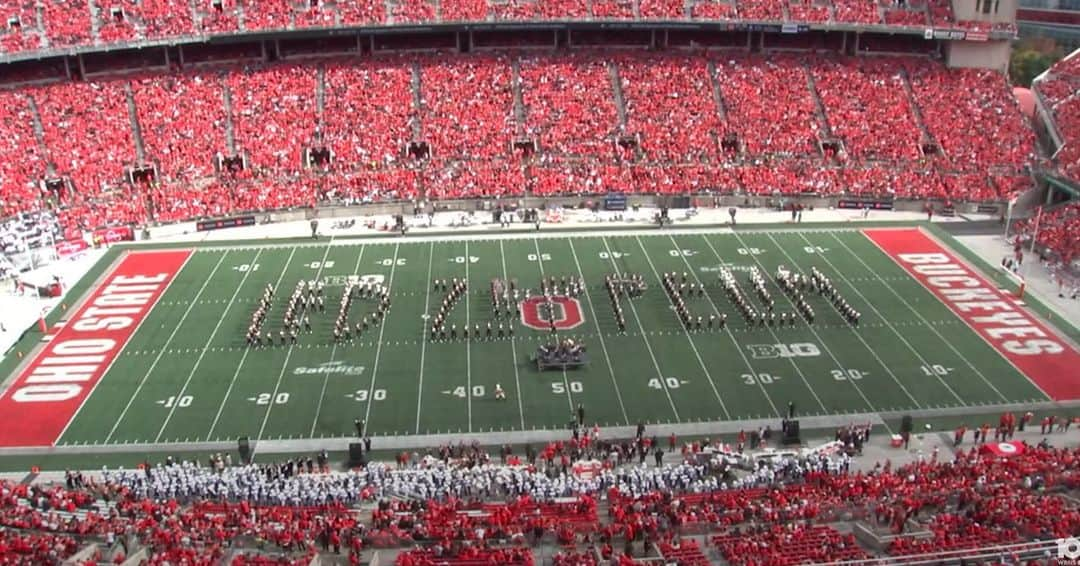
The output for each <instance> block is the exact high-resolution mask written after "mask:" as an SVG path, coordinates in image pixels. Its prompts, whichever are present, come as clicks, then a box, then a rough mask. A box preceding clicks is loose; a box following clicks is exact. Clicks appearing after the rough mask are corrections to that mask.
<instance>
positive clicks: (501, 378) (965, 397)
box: [57, 229, 1047, 446]
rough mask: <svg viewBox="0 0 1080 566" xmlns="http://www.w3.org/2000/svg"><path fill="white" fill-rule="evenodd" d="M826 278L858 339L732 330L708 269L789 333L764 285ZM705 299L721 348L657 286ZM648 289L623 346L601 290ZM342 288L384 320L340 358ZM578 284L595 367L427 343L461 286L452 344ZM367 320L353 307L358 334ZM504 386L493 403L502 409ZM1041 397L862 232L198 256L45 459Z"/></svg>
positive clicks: (300, 247) (203, 252)
mask: <svg viewBox="0 0 1080 566" xmlns="http://www.w3.org/2000/svg"><path fill="white" fill-rule="evenodd" d="M780 265H783V266H786V267H787V268H788V269H792V270H795V271H801V272H803V273H809V271H810V269H811V268H812V267H816V268H817V269H819V270H820V271H822V272H823V273H825V274H826V275H827V276H829V277H830V278H831V279H832V281H833V282H834V283H835V285H836V286H837V287H838V289H839V290H840V292H841V294H842V295H843V296H844V297H845V298H846V299H847V301H848V302H849V303H851V305H852V306H854V307H855V308H856V309H857V310H859V311H861V312H862V318H861V321H860V324H859V325H858V327H857V328H854V327H852V326H851V325H849V324H848V323H846V322H845V320H844V319H843V318H842V317H841V316H840V315H839V313H838V312H837V311H836V310H835V309H834V308H833V307H832V306H831V305H830V304H829V302H828V301H827V300H826V299H824V298H822V297H820V296H818V295H810V296H809V299H808V300H809V301H810V303H811V305H812V307H813V308H814V310H815V311H816V313H817V318H816V321H815V322H814V323H813V324H807V323H806V322H804V321H803V320H802V319H800V320H799V322H798V324H796V325H795V326H784V327H780V328H777V327H769V326H766V327H758V326H750V325H748V324H747V323H745V322H743V320H742V318H741V317H740V316H739V315H738V314H737V311H736V308H735V306H734V305H733V304H732V303H731V302H730V301H729V300H728V298H727V296H726V294H725V293H724V291H723V289H722V288H721V287H720V286H719V284H718V276H719V271H720V269H721V266H726V267H728V268H729V269H731V270H732V271H733V273H734V274H735V275H736V277H737V279H738V281H739V284H740V285H741V286H742V289H743V290H744V291H745V292H746V294H747V296H748V297H751V298H753V297H754V295H753V293H752V292H751V287H750V285H749V283H748V271H747V270H748V269H749V268H750V267H753V266H757V267H758V268H760V269H761V270H762V274H763V275H765V276H766V279H767V282H768V286H769V290H770V291H771V294H772V296H773V298H774V299H775V301H776V305H777V311H778V312H784V311H791V310H793V309H792V308H791V307H792V305H791V303H790V301H789V300H788V299H787V297H786V295H784V293H782V292H781V290H780V289H779V287H778V286H777V284H776V283H775V281H774V280H773V274H774V273H775V272H776V270H777V267H778V266H780ZM669 271H675V272H679V273H680V276H681V274H682V273H683V272H686V273H687V274H688V277H689V280H690V281H692V282H693V281H701V282H703V283H705V284H706V287H707V294H706V296H705V297H701V298H697V297H695V298H693V299H690V301H689V303H690V304H689V306H690V308H691V310H692V311H694V312H695V313H701V314H703V315H705V316H706V317H707V315H708V313H710V312H718V313H726V314H727V317H728V325H727V328H726V329H724V330H718V329H714V330H712V331H708V330H702V331H700V332H687V331H685V330H684V329H683V328H682V326H681V324H680V322H679V320H678V319H677V318H676V316H675V313H674V310H673V308H672V307H671V303H670V301H669V299H668V298H667V296H666V294H665V293H664V291H663V289H662V287H661V285H660V277H661V274H662V273H664V272H669ZM617 273H632V274H640V275H642V276H643V277H644V278H645V281H646V282H647V284H648V287H649V288H648V290H647V291H646V292H645V293H644V295H643V296H642V297H640V298H637V299H633V300H630V301H627V302H624V303H623V304H624V307H623V308H624V310H625V313H626V322H627V329H626V332H625V333H622V332H619V330H618V327H617V325H616V322H615V318H614V315H613V312H612V309H611V306H610V303H609V300H608V296H607V294H606V291H605V289H604V285H603V281H604V276H605V275H606V274H617ZM349 276H359V277H365V276H381V278H382V280H383V281H384V283H385V284H386V285H388V286H389V287H390V289H391V295H392V308H391V310H390V313H389V315H388V316H387V317H385V319H384V321H383V323H382V324H381V325H375V326H373V327H372V328H371V329H369V330H368V331H367V332H366V333H365V334H364V335H363V336H362V338H361V339H359V340H354V341H352V342H343V343H340V344H335V343H334V340H333V339H332V336H331V333H332V326H333V320H334V317H335V315H336V311H337V304H338V300H339V297H340V293H341V290H342V288H343V287H342V286H343V284H344V282H345V281H346V280H348V278H349ZM550 276H556V277H562V276H580V277H582V278H583V279H584V281H585V283H586V290H585V292H584V293H582V294H581V295H580V296H579V303H580V310H581V314H582V317H583V323H582V324H580V325H579V326H577V327H576V328H574V329H572V330H569V331H566V332H565V333H564V335H565V336H568V337H570V336H572V337H575V338H577V339H578V340H579V341H581V342H583V343H584V344H585V345H586V346H587V348H588V355H589V357H590V360H589V363H588V364H587V366H586V367H584V368H581V369H573V370H567V371H545V372H540V371H538V370H537V369H536V365H535V364H534V363H533V362H532V361H531V358H532V356H533V354H534V352H535V350H536V348H537V347H538V346H539V345H541V344H542V343H543V342H544V341H546V340H548V338H549V335H548V333H547V332H546V331H538V330H533V329H530V328H526V327H525V326H523V325H521V324H520V323H518V324H516V327H515V335H514V337H513V338H512V339H511V338H504V339H498V338H493V339H490V340H489V339H486V338H475V337H474V338H473V339H472V340H468V341H467V340H463V339H461V338H460V337H459V339H458V340H455V341H450V340H448V341H431V340H429V339H428V332H427V329H428V328H429V326H428V324H429V323H428V320H427V316H428V314H429V313H430V314H434V313H435V312H436V311H437V309H438V305H439V304H440V303H441V301H442V296H443V294H442V292H441V291H435V290H433V289H432V285H431V281H432V280H433V279H443V278H445V279H451V278H455V277H456V278H459V279H461V278H464V279H467V280H468V281H469V283H470V285H469V291H468V293H467V296H466V298H465V299H463V300H462V301H461V302H460V304H459V305H458V306H457V307H456V308H455V309H453V310H452V311H451V314H450V317H449V319H448V326H449V324H456V325H457V326H458V327H461V326H462V325H465V324H469V325H473V324H477V323H479V324H480V325H481V326H484V325H486V323H487V322H488V321H491V320H493V314H492V311H491V307H490V304H491V302H490V297H491V294H490V281H491V280H492V279H495V278H507V279H516V280H517V281H518V282H519V285H520V286H521V287H523V288H530V289H533V290H534V291H533V294H534V295H535V294H537V292H536V291H535V290H536V289H538V283H539V280H540V278H541V277H550ZM301 279H305V280H322V281H324V282H325V283H326V297H327V304H328V308H327V312H326V313H323V314H320V313H313V314H312V315H311V321H312V324H313V327H314V328H313V332H312V333H310V334H307V333H302V334H301V335H300V339H299V343H298V344H297V345H295V346H292V345H286V346H279V345H274V346H273V347H269V348H261V349H251V348H248V347H247V346H246V345H245V342H244V332H245V330H246V328H247V325H248V321H249V319H250V317H251V313H252V311H253V309H254V308H255V306H256V304H257V302H258V300H259V298H260V295H261V293H262V289H263V288H264V287H266V285H267V284H270V285H271V286H274V287H275V288H276V289H277V293H276V294H275V297H274V306H273V308H272V309H271V311H270V314H269V315H268V317H267V322H266V325H265V327H264V328H265V329H268V330H271V331H273V332H274V334H275V336H276V334H277V330H278V328H280V325H281V320H282V315H283V310H284V305H285V303H286V301H287V299H288V295H289V293H290V292H291V290H292V289H293V288H294V287H295V285H296V283H297V281H299V280H301ZM372 306H373V305H372V304H370V303H367V302H364V301H360V302H358V303H356V306H354V307H353V310H352V315H351V317H350V319H351V320H352V321H353V322H355V321H357V320H359V318H360V316H362V314H363V313H365V312H368V311H369V310H370V309H371V307H372ZM496 384H500V385H501V387H502V388H503V389H504V390H505V391H506V393H507V398H506V399H505V400H497V399H495V397H494V390H495V387H496ZM1046 399H1047V397H1046V395H1045V394H1044V393H1043V392H1042V391H1040V390H1039V389H1038V388H1036V387H1035V386H1034V385H1033V384H1032V382H1031V381H1030V380H1029V379H1027V378H1026V377H1025V376H1024V375H1023V374H1021V373H1020V372H1019V371H1018V370H1017V369H1016V368H1015V367H1014V366H1013V365H1012V364H1010V363H1009V361H1008V360H1006V359H1005V358H1004V357H1003V356H1002V355H1000V354H998V353H997V351H996V350H995V349H994V348H993V347H991V346H990V345H989V344H988V343H987V342H986V341H984V340H983V339H982V338H981V337H980V336H979V335H978V334H976V333H975V332H974V331H973V330H972V329H971V328H969V327H968V326H967V325H966V324H965V323H964V322H963V321H962V320H961V319H959V318H958V317H956V316H955V315H954V314H953V313H952V312H951V311H950V310H949V309H948V308H946V307H945V306H944V305H943V304H942V303H941V302H940V301H939V300H938V299H937V298H936V297H935V296H934V295H933V294H932V293H930V292H929V291H928V290H927V289H926V288H924V287H923V286H922V285H921V284H920V283H919V282H918V281H916V280H915V279H913V278H911V277H910V276H909V275H908V274H907V273H906V272H905V271H904V269H902V268H901V267H899V266H898V265H897V264H896V263H894V261H893V260H892V259H891V258H890V257H888V256H887V255H885V254H884V253H883V252H881V251H880V250H879V249H878V248H877V247H876V246H875V245H874V243H873V242H871V241H870V240H869V239H868V238H867V237H866V236H865V235H864V234H863V233H861V232H859V231H857V230H845V229H837V230H828V229H815V230H805V231H798V230H772V231H768V230H761V231H741V230H740V231H739V232H735V233H733V232H731V231H727V230H725V231H702V232H696V233H695V232H683V233H668V232H642V233H640V235H634V234H633V233H622V234H614V235H606V236H600V235H589V234H585V235H580V236H561V235H554V234H544V233H540V234H538V235H537V236H536V237H532V236H531V235H529V236H522V235H520V234H519V235H515V236H512V237H505V238H497V237H490V238H485V237H483V236H480V237H474V238H460V239H454V238H450V237H447V238H431V239H427V240H425V239H401V240H394V239H379V240H372V241H363V240H341V241H327V240H325V239H324V240H319V241H314V242H311V243H304V244H267V245H263V246H260V245H257V244H253V245H250V246H238V247H213V246H199V247H197V248H196V249H195V250H194V252H193V254H192V255H191V257H190V258H189V259H188V260H187V262H186V264H184V267H183V269H182V270H181V271H180V272H179V273H178V274H177V275H176V277H175V279H174V280H173V282H172V283H171V284H170V285H169V286H168V288H167V290H166V292H165V294H164V295H163V296H162V297H161V298H160V299H159V300H158V302H157V303H156V304H155V305H154V306H153V308H152V310H151V311H150V312H149V314H148V315H147V317H146V319H145V320H144V321H143V322H142V324H141V325H140V326H139V327H138V330H137V332H136V333H135V335H134V336H133V337H132V338H131V339H130V341H129V342H128V344H127V346H126V347H125V348H124V350H123V351H122V353H120V354H119V356H118V357H117V358H116V360H115V361H114V362H113V364H112V366H111V367H110V368H109V370H108V372H107V373H106V374H105V376H104V377H103V378H102V380H101V381H100V383H98V385H97V386H96V388H94V390H93V393H92V395H91V396H90V398H89V399H88V400H87V401H86V402H85V404H84V405H83V406H82V407H81V409H80V410H79V411H78V413H77V414H76V416H75V418H74V420H73V421H71V423H70V424H69V425H68V426H67V427H66V429H65V430H64V432H63V435H62V437H60V439H59V440H58V442H57V445H58V446H64V445H68V446H70V445H84V444H90V445H103V444H104V445H120V444H132V443H138V444H143V443H158V444H161V443H166V444H171V443H192V442H213V441H228V440H233V439H236V438H238V437H249V438H251V439H252V440H256V441H257V440H268V439H274V440H276V439H308V438H311V439H319V438H324V437H331V438H341V437H347V436H351V435H354V433H355V430H354V425H353V423H354V420H355V419H363V420H365V421H366V423H367V432H368V434H371V435H378V436H382V435H392V436H396V435H413V434H436V433H447V432H459V431H460V432H488V431H517V430H533V429H554V428H562V427H564V426H565V424H566V423H567V421H568V420H569V419H570V418H571V414H572V412H573V411H574V410H575V408H576V407H577V406H578V405H579V404H580V405H582V406H583V407H584V408H585V411H586V420H587V421H588V422H589V423H593V422H596V423H599V424H600V425H601V426H612V425H628V424H629V425H632V424H634V423H637V422H645V423H692V422H705V421H737V420H743V419H754V418H763V417H776V416H779V415H781V414H782V413H784V412H785V411H786V409H787V404H788V403H789V402H794V403H795V404H796V406H797V408H798V411H799V413H800V414H801V415H825V414H843V413H873V412H888V411H904V410H911V409H937V408H940V409H944V410H952V409H955V408H957V407H963V406H976V405H996V404H1003V403H1012V402H1028V401H1045V400H1046Z"/></svg>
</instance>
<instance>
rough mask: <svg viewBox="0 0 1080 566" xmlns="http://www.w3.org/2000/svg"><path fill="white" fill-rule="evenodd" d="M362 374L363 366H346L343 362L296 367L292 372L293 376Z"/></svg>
mask: <svg viewBox="0 0 1080 566" xmlns="http://www.w3.org/2000/svg"><path fill="white" fill-rule="evenodd" d="M362 373H364V366H350V365H346V364H345V362H344V361H336V362H326V363H325V364H319V365H318V366H317V367H313V368H308V367H298V368H296V369H294V370H293V375H360V374H362Z"/></svg>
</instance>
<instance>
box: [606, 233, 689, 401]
mask: <svg viewBox="0 0 1080 566" xmlns="http://www.w3.org/2000/svg"><path fill="white" fill-rule="evenodd" d="M600 240H601V241H603V242H604V249H605V250H607V254H608V261H609V262H610V263H611V267H612V268H614V269H615V274H616V275H618V276H620V277H622V271H620V270H619V266H618V265H617V264H616V263H615V257H614V255H613V254H612V253H611V246H609V245H608V242H607V238H600ZM645 257H648V254H646V256H645ZM627 303H629V305H630V310H631V311H633V313H634V320H635V321H637V323H638V328H639V329H640V330H641V338H642V340H644V341H645V349H646V350H648V351H649V357H650V358H652V363H653V367H654V368H656V377H658V378H659V379H660V386H661V387H663V388H664V394H665V395H667V400H668V403H670V404H671V412H672V413H674V414H675V420H677V421H679V422H682V418H681V417H679V410H678V409H676V408H675V400H674V399H672V398H671V391H669V390H668V386H667V380H666V379H664V372H663V370H661V369H660V363H659V362H657V361H656V354H654V353H653V349H652V344H650V343H649V336H648V334H646V333H645V325H643V324H642V323H641V317H639V316H638V312H637V307H635V306H634V301H627Z"/></svg>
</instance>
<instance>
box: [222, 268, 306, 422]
mask: <svg viewBox="0 0 1080 566" xmlns="http://www.w3.org/2000/svg"><path fill="white" fill-rule="evenodd" d="M294 255H296V248H293V249H292V250H291V251H290V252H289V257H288V258H287V259H286V260H285V266H284V267H282V268H281V273H280V274H278V278H277V282H276V283H274V294H275V295H276V294H277V292H278V287H280V286H281V280H282V279H284V278H285V272H286V271H288V270H289V264H291V263H292V258H293V256H294ZM250 352H251V346H248V347H246V348H244V354H243V355H242V356H240V363H239V364H237V366H236V371H234V372H233V376H232V380H230V381H229V388H228V389H226V390H225V397H223V398H222V399H221V405H219V406H218V410H217V414H216V415H214V421H213V422H212V423H211V424H210V432H208V433H206V440H207V441H208V442H209V440H210V437H211V436H213V434H214V429H215V428H217V424H218V420H220V419H221V413H222V412H223V411H224V410H225V405H226V404H227V403H228V402H229V396H230V395H232V390H233V386H235V385H236V379H237V378H238V377H239V376H240V370H241V368H243V367H244V361H246V360H247V357H248V353H250Z"/></svg>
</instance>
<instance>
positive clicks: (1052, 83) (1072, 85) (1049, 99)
mask: <svg viewBox="0 0 1080 566" xmlns="http://www.w3.org/2000/svg"><path fill="white" fill-rule="evenodd" d="M1033 90H1034V91H1035V92H1036V93H1037V94H1038V96H1039V97H1040V98H1041V99H1042V103H1043V107H1044V108H1046V110H1047V112H1049V114H1050V116H1049V117H1050V119H1051V120H1052V121H1053V122H1054V125H1055V126H1056V130H1057V133H1058V134H1059V135H1060V136H1061V141H1062V146H1061V148H1060V149H1059V150H1058V152H1057V154H1055V155H1054V161H1055V162H1056V165H1057V166H1058V168H1059V171H1060V172H1061V173H1062V174H1063V175H1064V176H1066V177H1068V178H1070V179H1072V180H1073V181H1074V182H1080V97H1077V96H1076V92H1077V91H1078V90H1080V52H1074V53H1073V54H1072V55H1071V56H1069V57H1066V58H1065V59H1062V60H1061V61H1059V62H1057V63H1056V64H1054V66H1052V67H1050V69H1049V70H1048V71H1047V72H1046V75H1045V76H1043V77H1040V78H1039V80H1037V81H1035V83H1034V84H1033Z"/></svg>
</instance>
